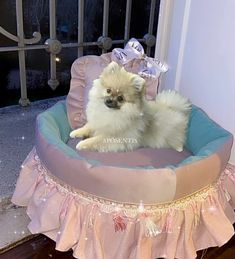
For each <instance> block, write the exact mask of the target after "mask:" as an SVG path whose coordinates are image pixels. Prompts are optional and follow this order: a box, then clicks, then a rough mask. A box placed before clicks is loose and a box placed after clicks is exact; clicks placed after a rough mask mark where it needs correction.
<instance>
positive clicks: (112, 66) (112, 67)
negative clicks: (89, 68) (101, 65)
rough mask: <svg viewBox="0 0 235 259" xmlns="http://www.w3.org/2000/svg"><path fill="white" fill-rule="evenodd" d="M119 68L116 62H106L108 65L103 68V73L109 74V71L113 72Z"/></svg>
mask: <svg viewBox="0 0 235 259" xmlns="http://www.w3.org/2000/svg"><path fill="white" fill-rule="evenodd" d="M118 70H120V66H119V65H118V63H116V62H114V61H112V62H111V63H109V64H108V66H107V67H106V68H105V69H104V73H105V74H106V73H107V74H110V73H114V72H116V71H118Z"/></svg>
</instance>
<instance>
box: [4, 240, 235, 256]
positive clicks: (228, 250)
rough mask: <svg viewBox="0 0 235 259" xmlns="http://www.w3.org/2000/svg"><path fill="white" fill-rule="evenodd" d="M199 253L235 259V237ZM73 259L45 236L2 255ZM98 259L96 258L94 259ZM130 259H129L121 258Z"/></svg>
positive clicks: (69, 253)
mask: <svg viewBox="0 0 235 259" xmlns="http://www.w3.org/2000/svg"><path fill="white" fill-rule="evenodd" d="M204 252H205V251H200V252H198V257H197V259H202V258H203V259H235V236H233V238H232V239H231V240H230V241H229V242H228V243H227V244H226V245H224V246H223V247H221V248H210V249H208V250H207V252H206V254H205V255H204ZM50 258H54V259H73V258H74V257H73V256H72V252H71V251H69V252H58V251H56V250H55V243H54V242H53V241H51V240H50V239H48V238H47V237H45V236H43V235H39V236H37V237H34V238H33V239H31V240H29V241H27V242H25V243H23V244H21V245H19V246H17V247H15V248H13V249H11V250H9V251H7V252H5V253H3V254H0V259H50ZM94 259H96V258H94ZM120 259H128V258H120ZM180 259H183V258H180Z"/></svg>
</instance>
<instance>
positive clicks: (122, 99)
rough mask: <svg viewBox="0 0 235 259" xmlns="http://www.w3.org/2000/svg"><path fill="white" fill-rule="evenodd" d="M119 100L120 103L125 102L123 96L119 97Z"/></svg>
mask: <svg viewBox="0 0 235 259" xmlns="http://www.w3.org/2000/svg"><path fill="white" fill-rule="evenodd" d="M117 100H118V102H120V103H121V102H123V101H124V98H123V96H122V95H119V96H118V97H117Z"/></svg>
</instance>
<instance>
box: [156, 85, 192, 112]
mask: <svg viewBox="0 0 235 259" xmlns="http://www.w3.org/2000/svg"><path fill="white" fill-rule="evenodd" d="M156 103H157V104H158V105H161V106H163V107H164V106H165V107H167V108H170V109H172V110H175V111H179V112H182V113H186V114H187V113H189V112H190V110H191V106H192V105H191V102H190V101H189V100H188V99H187V98H186V97H184V96H182V95H180V94H179V93H178V92H176V91H173V90H167V91H162V92H161V93H159V94H158V95H157V97H156Z"/></svg>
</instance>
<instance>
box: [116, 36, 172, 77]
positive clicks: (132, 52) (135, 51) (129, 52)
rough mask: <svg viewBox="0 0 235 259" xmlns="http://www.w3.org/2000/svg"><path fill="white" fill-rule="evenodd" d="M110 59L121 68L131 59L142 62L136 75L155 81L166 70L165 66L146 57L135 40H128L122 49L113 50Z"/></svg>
mask: <svg viewBox="0 0 235 259" xmlns="http://www.w3.org/2000/svg"><path fill="white" fill-rule="evenodd" d="M112 57H113V59H116V60H117V61H118V63H119V64H120V65H123V66H124V65H125V64H127V63H128V62H130V61H132V60H133V59H141V60H143V62H141V63H140V70H139V71H138V74H139V75H140V76H142V77H148V78H154V79H157V78H158V77H159V76H160V74H161V73H165V72H166V71H167V70H168V66H167V65H166V64H162V63H161V62H160V61H159V60H157V59H155V58H151V57H148V56H146V55H145V53H144V48H143V47H142V45H141V44H140V43H139V42H138V41H137V40H136V39H135V38H132V39H130V40H129V41H128V42H127V44H126V46H125V48H124V49H121V48H115V49H113V51H112ZM114 57H115V58H114Z"/></svg>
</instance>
